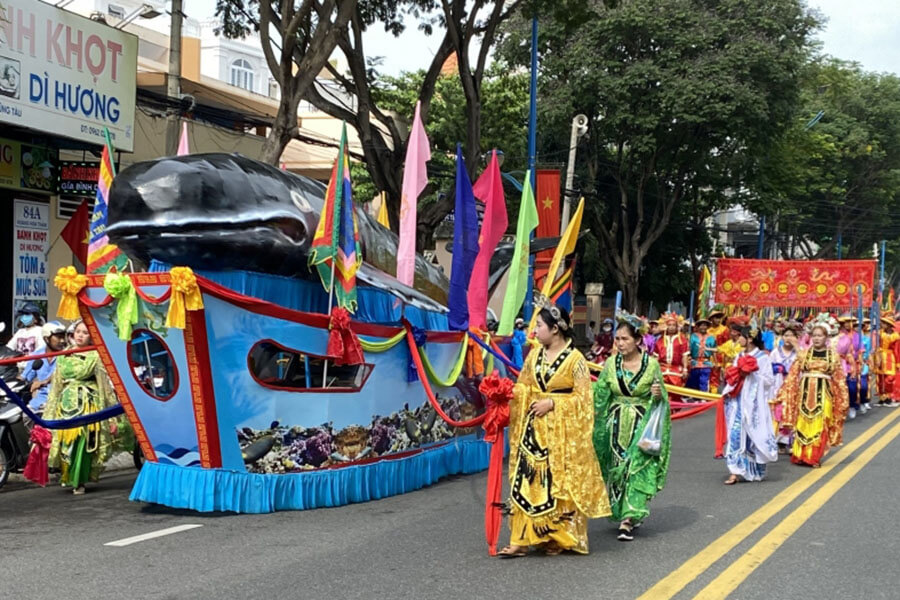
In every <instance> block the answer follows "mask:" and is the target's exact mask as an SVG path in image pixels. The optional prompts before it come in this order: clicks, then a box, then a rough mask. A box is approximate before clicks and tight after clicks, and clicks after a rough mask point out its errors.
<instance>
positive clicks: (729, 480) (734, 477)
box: [723, 475, 741, 485]
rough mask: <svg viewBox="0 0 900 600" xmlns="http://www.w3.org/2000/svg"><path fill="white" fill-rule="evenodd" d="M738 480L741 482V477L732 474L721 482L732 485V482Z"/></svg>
mask: <svg viewBox="0 0 900 600" xmlns="http://www.w3.org/2000/svg"><path fill="white" fill-rule="evenodd" d="M740 482H741V478H740V477H738V476H737V475H732V476H731V477H729V478H728V479H726V480H725V481H724V482H723V483H724V484H725V485H734V484H736V483H740Z"/></svg>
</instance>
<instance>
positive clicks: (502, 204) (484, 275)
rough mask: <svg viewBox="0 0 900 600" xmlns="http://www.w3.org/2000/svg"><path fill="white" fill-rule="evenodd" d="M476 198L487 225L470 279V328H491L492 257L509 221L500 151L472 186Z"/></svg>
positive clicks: (483, 231)
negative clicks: (498, 157)
mask: <svg viewBox="0 0 900 600" xmlns="http://www.w3.org/2000/svg"><path fill="white" fill-rule="evenodd" d="M472 192H473V193H474V194H475V197H476V198H478V199H479V200H481V201H482V202H484V222H483V223H482V224H481V235H480V236H479V237H478V246H479V248H478V256H477V257H476V258H475V266H474V267H473V269H472V278H471V279H470V280H469V294H468V300H469V327H475V328H477V329H487V305H488V277H489V276H490V272H491V257H492V256H493V255H494V250H496V249H497V244H499V243H500V239H501V238H502V237H503V234H504V233H506V227H507V226H508V225H509V219H508V217H507V216H506V198H504V196H503V177H502V176H501V175H500V163H498V162H497V151H496V150H494V151H493V152H492V153H491V162H490V164H488V168H487V169H485V171H484V173H482V174H481V177H479V178H478V181H476V182H475V185H474V186H473V187H472Z"/></svg>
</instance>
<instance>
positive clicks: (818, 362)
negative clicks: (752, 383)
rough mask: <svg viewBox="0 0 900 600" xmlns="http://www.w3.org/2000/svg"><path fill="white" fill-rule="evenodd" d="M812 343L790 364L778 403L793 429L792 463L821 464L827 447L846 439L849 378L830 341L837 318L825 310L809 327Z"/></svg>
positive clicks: (786, 421) (785, 420)
mask: <svg viewBox="0 0 900 600" xmlns="http://www.w3.org/2000/svg"><path fill="white" fill-rule="evenodd" d="M807 328H808V329H809V332H810V342H811V346H810V347H809V349H808V350H806V351H805V352H803V353H801V354H800V355H798V357H797V359H796V360H795V361H794V364H793V365H792V366H791V369H790V371H789V372H788V376H787V378H786V379H785V382H784V385H783V386H782V388H781V390H780V391H779V392H778V397H777V399H776V401H777V402H780V403H781V404H782V406H783V407H784V413H783V416H782V418H783V421H782V423H783V425H784V426H786V427H788V428H790V429H791V430H792V431H793V432H794V442H793V444H792V446H791V462H793V463H796V464H803V465H810V466H812V467H818V466H819V465H820V463H821V460H822V457H823V456H825V454H826V453H827V452H828V450H829V449H830V448H832V447H834V446H837V445H839V444H840V443H841V442H842V441H843V432H844V419H845V417H846V414H847V404H848V393H847V379H846V377H845V376H844V369H843V365H842V362H841V358H840V357H839V356H838V354H837V352H836V351H835V350H834V348H833V347H832V345H831V344H830V343H829V338H831V337H833V336H834V335H836V333H837V328H838V325H837V323H836V322H835V320H834V318H833V317H831V315H829V314H827V313H822V314H820V315H819V316H818V317H816V318H815V319H814V320H813V321H811V322H810V323H809V325H808V326H807Z"/></svg>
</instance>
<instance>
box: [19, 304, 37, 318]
mask: <svg viewBox="0 0 900 600" xmlns="http://www.w3.org/2000/svg"><path fill="white" fill-rule="evenodd" d="M16 314H17V315H34V316H36V317H39V316H40V315H41V309H40V308H38V305H37V304H35V303H34V302H26V303H25V304H23V305H22V306H21V307H20V308H19V310H18V311H16Z"/></svg>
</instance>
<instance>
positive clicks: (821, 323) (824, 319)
mask: <svg viewBox="0 0 900 600" xmlns="http://www.w3.org/2000/svg"><path fill="white" fill-rule="evenodd" d="M816 327H821V328H823V329H824V330H825V333H827V334H828V335H829V336H833V335H837V332H838V329H839V327H838V323H837V321H836V320H835V318H834V317H832V316H831V315H830V314H828V313H819V314H818V315H816V318H814V319H812V320H811V321H810V322H809V323H807V324H806V331H808V332H809V333H812V331H813V329H815V328H816Z"/></svg>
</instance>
